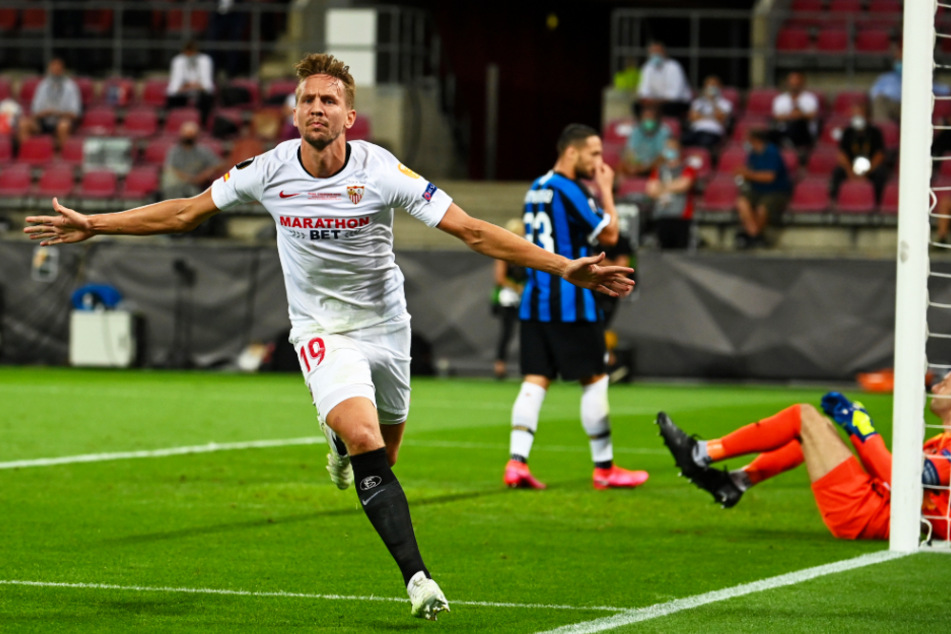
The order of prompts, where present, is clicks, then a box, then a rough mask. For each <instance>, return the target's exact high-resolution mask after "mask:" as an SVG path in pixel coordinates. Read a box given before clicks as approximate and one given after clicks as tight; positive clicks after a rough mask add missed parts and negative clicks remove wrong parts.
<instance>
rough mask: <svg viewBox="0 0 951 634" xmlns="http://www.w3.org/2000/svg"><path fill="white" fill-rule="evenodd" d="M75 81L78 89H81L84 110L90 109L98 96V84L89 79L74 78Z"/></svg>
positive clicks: (80, 94)
mask: <svg viewBox="0 0 951 634" xmlns="http://www.w3.org/2000/svg"><path fill="white" fill-rule="evenodd" d="M73 81H75V82H76V87H77V88H79V96H80V99H82V102H83V108H86V107H88V106H89V104H91V103H92V101H93V97H94V96H95V94H96V82H94V81H93V80H92V79H90V78H89V77H74V78H73Z"/></svg>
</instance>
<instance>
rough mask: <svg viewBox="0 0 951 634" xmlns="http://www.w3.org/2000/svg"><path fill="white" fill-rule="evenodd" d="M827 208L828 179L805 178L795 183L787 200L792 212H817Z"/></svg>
mask: <svg viewBox="0 0 951 634" xmlns="http://www.w3.org/2000/svg"><path fill="white" fill-rule="evenodd" d="M828 209H829V181H828V180H826V179H823V178H805V179H803V180H802V181H800V182H799V183H797V184H796V187H795V188H794V189H793V195H792V198H791V199H790V200H789V212H790V213H792V214H818V213H822V212H824V211H826V210H828Z"/></svg>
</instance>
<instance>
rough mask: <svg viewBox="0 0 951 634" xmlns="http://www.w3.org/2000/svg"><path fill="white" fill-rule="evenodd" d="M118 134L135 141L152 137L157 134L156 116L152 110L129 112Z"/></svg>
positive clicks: (144, 109) (139, 109)
mask: <svg viewBox="0 0 951 634" xmlns="http://www.w3.org/2000/svg"><path fill="white" fill-rule="evenodd" d="M119 132H120V134H121V135H122V136H128V137H132V138H136V139H140V138H143V137H149V136H153V135H155V134H156V133H157V132H158V114H157V113H156V112H155V110H153V109H152V108H136V109H134V110H129V111H128V112H126V113H125V119H124V120H123V121H122V127H121V128H120V131H119Z"/></svg>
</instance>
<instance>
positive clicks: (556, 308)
mask: <svg viewBox="0 0 951 634" xmlns="http://www.w3.org/2000/svg"><path fill="white" fill-rule="evenodd" d="M536 192H537V193H536ZM546 192H551V193H550V194H547V193H546ZM589 196H590V194H588V192H587V190H585V189H584V187H583V186H582V185H581V184H580V183H577V182H576V181H573V180H571V179H568V178H566V177H564V176H562V175H560V174H555V173H552V172H549V173H548V174H546V175H545V176H543V177H541V178H539V179H537V180H536V181H535V182H534V183H532V187H531V189H530V190H529V193H528V195H527V196H526V202H525V215H524V221H525V229H526V236H528V237H529V238H530V240H531V241H532V242H533V243H534V244H536V245H538V246H539V247H541V248H543V249H546V250H548V251H554V252H556V253H558V254H560V255H563V256H565V257H567V258H571V259H575V258H578V257H584V256H587V255H590V251H591V249H590V247H589V245H588V237H589V236H590V235H591V233H592V232H593V231H594V229H595V228H596V227H598V226H599V225H600V224H601V222H602V220H603V212H602V211H601V209H598V208H597V207H595V206H594V205H593V204H592V202H591V200H592V199H590V197H589ZM592 207H594V208H592ZM519 318H520V319H523V320H537V321H543V322H564V323H573V322H579V321H582V322H596V321H598V320H599V319H600V311H599V310H598V309H597V306H596V304H595V298H594V294H593V292H592V291H590V290H588V289H582V288H579V287H577V286H574V285H573V284H571V283H569V282H566V281H565V280H562V279H561V278H558V277H556V276H553V275H550V274H548V273H544V272H541V271H533V270H531V269H529V271H528V280H527V281H526V285H525V291H524V292H523V294H522V303H521V306H520V307H519Z"/></svg>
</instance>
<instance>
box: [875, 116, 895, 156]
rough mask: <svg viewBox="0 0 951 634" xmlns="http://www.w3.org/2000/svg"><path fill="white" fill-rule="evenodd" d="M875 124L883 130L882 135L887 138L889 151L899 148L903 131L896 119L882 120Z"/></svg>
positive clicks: (886, 146) (886, 143)
mask: <svg viewBox="0 0 951 634" xmlns="http://www.w3.org/2000/svg"><path fill="white" fill-rule="evenodd" d="M875 125H877V126H878V128H879V129H880V130H881V131H882V137H883V138H884V140H885V149H886V150H889V151H891V150H897V149H898V144H899V143H900V141H901V138H900V137H901V131H900V129H899V127H898V124H897V123H895V122H894V121H882V122H880V123H876V124H875Z"/></svg>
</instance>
